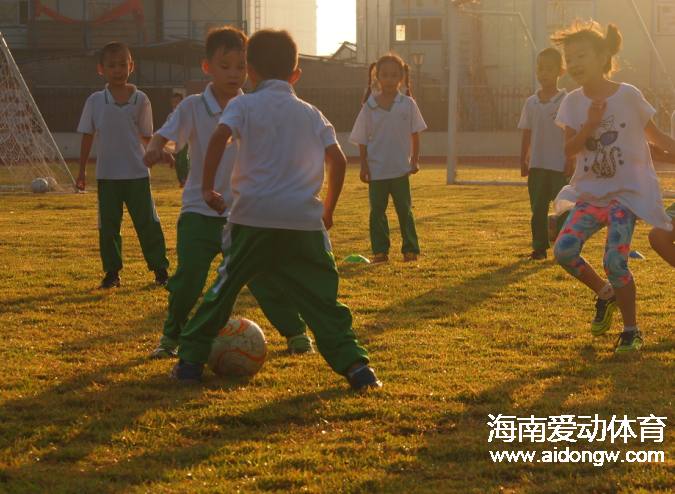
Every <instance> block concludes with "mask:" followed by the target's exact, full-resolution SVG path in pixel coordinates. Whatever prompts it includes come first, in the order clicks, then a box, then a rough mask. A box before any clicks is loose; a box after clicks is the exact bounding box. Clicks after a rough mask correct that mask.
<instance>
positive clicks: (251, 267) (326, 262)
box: [171, 29, 382, 390]
mask: <svg viewBox="0 0 675 494" xmlns="http://www.w3.org/2000/svg"><path fill="white" fill-rule="evenodd" d="M246 58H247V62H248V74H249V77H250V79H251V85H252V86H253V87H255V88H256V89H255V90H254V92H253V93H252V94H250V95H243V96H239V97H237V98H235V99H233V100H231V101H230V103H229V104H228V105H227V108H225V110H224V111H223V115H222V117H221V119H220V124H219V125H218V127H217V128H216V130H215V131H214V133H213V135H212V136H211V139H210V141H209V146H208V149H207V151H206V157H205V164H204V178H203V183H202V194H203V197H204V200H205V202H206V203H207V204H208V205H209V207H211V208H212V209H214V210H215V211H217V212H218V214H222V213H224V212H225V210H226V209H228V206H227V200H226V198H225V197H223V196H222V195H221V194H219V193H218V192H217V191H216V190H215V189H214V184H215V181H216V179H217V176H218V173H220V169H219V164H220V161H221V158H222V155H223V152H225V149H226V144H227V143H228V142H229V141H230V139H231V138H234V139H235V140H236V141H237V142H239V155H238V157H237V161H236V163H235V166H234V170H233V171H232V179H231V187H232V192H233V197H234V201H233V203H232V206H231V208H229V209H230V215H229V220H228V224H227V226H226V227H225V229H224V231H223V246H224V247H225V253H226V257H225V259H224V260H223V263H222V264H221V266H220V268H219V269H218V273H219V277H218V278H217V279H216V281H215V283H214V284H213V285H212V286H211V288H210V289H209V290H207V292H206V294H205V295H204V299H203V300H202V303H201V305H200V306H199V308H198V309H197V312H196V313H195V315H194V317H193V318H192V319H191V320H190V322H189V323H188V325H187V327H186V328H185V331H183V333H182V334H181V336H180V347H179V350H178V356H179V361H178V363H177V364H176V365H175V366H174V368H173V370H172V372H171V378H172V379H175V380H177V381H180V382H183V383H191V382H199V381H200V380H201V377H202V371H203V367H204V364H205V362H206V361H207V359H208V356H209V353H210V348H211V344H212V342H213V340H214V338H215V337H216V336H217V334H218V331H219V330H220V328H222V327H223V326H224V324H225V323H226V322H227V320H228V319H229V317H230V314H231V312H232V308H233V306H234V303H235V301H236V299H237V296H238V294H239V292H240V290H241V289H242V288H243V287H244V286H245V285H246V284H247V283H249V282H251V280H254V279H255V278H256V277H257V276H259V275H260V274H262V273H265V274H268V275H271V276H272V277H273V278H274V279H275V280H276V282H277V283H278V284H279V285H281V287H282V288H283V289H284V290H285V292H286V293H287V294H288V295H289V297H290V298H291V300H292V301H293V303H294V305H295V306H296V307H297V308H298V310H299V311H300V315H301V316H302V318H303V319H304V320H305V321H306V322H307V324H308V325H309V327H310V328H311V329H312V331H313V332H314V337H315V339H316V343H317V348H318V350H319V352H320V353H321V355H322V356H323V357H324V358H325V360H326V361H327V362H328V364H329V365H330V366H331V368H332V369H333V370H334V371H335V372H337V373H339V374H342V375H343V376H345V377H346V378H347V380H348V382H349V384H350V385H351V387H352V388H353V389H356V390H365V389H370V388H377V387H380V386H381V385H382V383H380V381H379V380H378V379H377V376H376V375H375V373H374V372H373V370H372V369H371V368H370V367H369V366H368V363H369V357H368V352H366V350H365V349H363V348H361V347H360V346H359V345H358V343H357V341H356V336H355V334H354V331H353V330H352V327H351V325H352V316H351V312H350V311H349V309H348V308H347V307H346V306H344V305H342V304H341V303H339V302H338V301H337V294H338V281H339V276H338V272H337V269H336V266H335V260H334V259H333V256H332V254H331V247H330V242H329V240H328V233H327V232H326V230H327V229H329V228H330V227H331V226H332V224H333V211H334V210H335V205H336V204H337V200H338V197H339V195H340V191H341V189H342V184H343V182H344V174H345V169H346V164H347V163H346V159H345V157H344V154H342V151H341V150H340V147H339V145H338V144H337V140H336V137H335V131H334V129H333V126H332V125H330V123H329V122H328V121H327V120H326V119H325V117H324V116H323V115H322V114H321V113H320V112H319V111H318V110H317V109H316V108H314V107H313V106H311V105H309V104H307V103H305V102H304V101H302V100H299V99H298V98H297V97H296V96H295V93H294V91H293V87H292V84H294V83H295V81H296V80H297V79H298V77H299V76H300V71H299V70H297V62H298V52H297V47H296V45H295V42H294V41H293V39H292V38H291V36H290V35H289V34H288V32H286V31H276V30H267V29H265V30H260V31H257V32H256V33H255V34H254V35H253V36H252V37H251V39H250V40H249V44H248V49H247V51H246ZM324 160H327V161H328V163H329V166H330V171H329V179H328V192H327V194H326V199H325V201H324V202H322V201H321V199H320V198H319V192H320V191H321V188H322V185H323V181H324V175H325V172H324Z"/></svg>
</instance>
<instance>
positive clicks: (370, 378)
mask: <svg viewBox="0 0 675 494" xmlns="http://www.w3.org/2000/svg"><path fill="white" fill-rule="evenodd" d="M346 377H347V381H348V382H349V385H350V386H351V387H352V389H354V390H356V391H365V390H368V389H378V388H381V387H382V383H381V382H380V380H379V379H378V378H377V376H376V375H375V371H374V370H373V369H372V368H371V367H368V366H367V365H362V366H361V367H358V368H356V369H355V370H353V371H352V372H347V376H346Z"/></svg>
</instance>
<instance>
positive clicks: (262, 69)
mask: <svg viewBox="0 0 675 494" xmlns="http://www.w3.org/2000/svg"><path fill="white" fill-rule="evenodd" d="M246 61H247V62H248V63H249V65H251V66H252V67H253V68H254V69H255V71H256V72H257V73H258V74H259V75H260V77H262V78H263V79H279V80H282V81H287V80H288V79H290V78H291V76H292V75H293V72H294V71H295V69H296V68H297V66H298V46H297V45H296V44H295V41H294V40H293V37H292V36H291V34H290V33H289V32H288V31H284V30H280V29H262V30H260V31H256V33H255V34H254V35H253V36H251V39H249V40H248V50H247V51H246Z"/></svg>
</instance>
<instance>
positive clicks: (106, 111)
mask: <svg viewBox="0 0 675 494" xmlns="http://www.w3.org/2000/svg"><path fill="white" fill-rule="evenodd" d="M77 131H78V132H82V133H85V134H98V158H97V160H96V178H97V179H106V180H126V179H132V178H144V177H149V176H150V172H149V171H148V168H147V167H146V166H145V165H144V164H143V155H144V154H145V149H144V148H143V144H142V143H141V139H140V137H139V136H143V137H151V136H152V108H151V107H150V100H149V99H148V97H147V96H146V95H145V94H144V93H142V92H141V91H139V90H138V89H136V87H135V86H134V93H133V94H132V95H131V97H130V98H129V100H128V101H127V102H126V103H124V104H122V105H118V104H117V103H115V100H114V98H113V97H112V95H111V94H110V92H109V91H108V86H107V85H106V88H105V89H104V90H103V91H100V92H97V93H94V94H92V95H91V96H89V98H88V99H87V102H86V103H85V105H84V110H82V117H81V118H80V124H79V125H78V127H77Z"/></svg>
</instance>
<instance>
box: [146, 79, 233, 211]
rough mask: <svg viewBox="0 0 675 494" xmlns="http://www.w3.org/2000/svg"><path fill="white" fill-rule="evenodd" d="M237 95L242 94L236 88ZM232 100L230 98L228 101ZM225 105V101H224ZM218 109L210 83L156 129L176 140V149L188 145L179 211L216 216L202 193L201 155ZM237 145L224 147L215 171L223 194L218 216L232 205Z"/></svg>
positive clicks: (202, 164) (218, 189)
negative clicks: (188, 155) (187, 164)
mask: <svg viewBox="0 0 675 494" xmlns="http://www.w3.org/2000/svg"><path fill="white" fill-rule="evenodd" d="M239 94H240V95H241V94H243V93H242V92H241V90H239ZM230 101H232V100H230ZM228 104H229V103H228ZM221 114H222V110H221V109H220V105H219V104H218V101H217V100H216V97H215V96H214V95H213V92H212V91H211V84H209V85H208V86H206V90H205V91H204V92H203V93H202V94H194V95H192V96H188V97H187V98H185V100H183V101H181V103H180V104H179V105H178V106H177V107H176V109H175V110H174V111H173V113H172V114H171V118H170V119H167V122H166V123H165V124H164V125H163V126H162V128H161V129H159V130H158V131H157V133H158V134H159V135H161V136H162V137H164V138H165V139H168V140H170V141H173V142H175V143H176V149H177V150H178V149H183V147H184V146H185V143H188V144H189V148H188V149H189V154H190V173H189V174H188V178H187V181H186V182H185V187H184V188H183V207H182V208H181V212H188V213H199V214H203V215H204V216H219V215H218V213H217V212H216V211H214V210H213V209H211V208H210V207H209V206H208V205H207V204H206V202H204V197H203V196H202V178H203V176H204V157H205V155H206V148H207V147H208V144H209V139H210V138H211V134H213V131H214V130H215V129H216V127H217V126H218V122H219V121H220V117H221ZM237 152H238V147H237V145H236V144H235V145H232V146H227V147H226V148H225V152H224V153H223V157H222V159H221V160H220V165H219V166H218V171H217V172H216V180H215V184H214V185H215V190H216V191H217V192H218V193H219V194H220V195H222V196H223V198H224V199H225V204H226V205H227V209H226V210H225V213H223V215H221V217H227V215H228V214H229V211H230V207H231V206H232V199H233V198H232V190H231V189H230V176H231V175H232V169H233V168H234V163H235V161H236V159H237Z"/></svg>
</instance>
